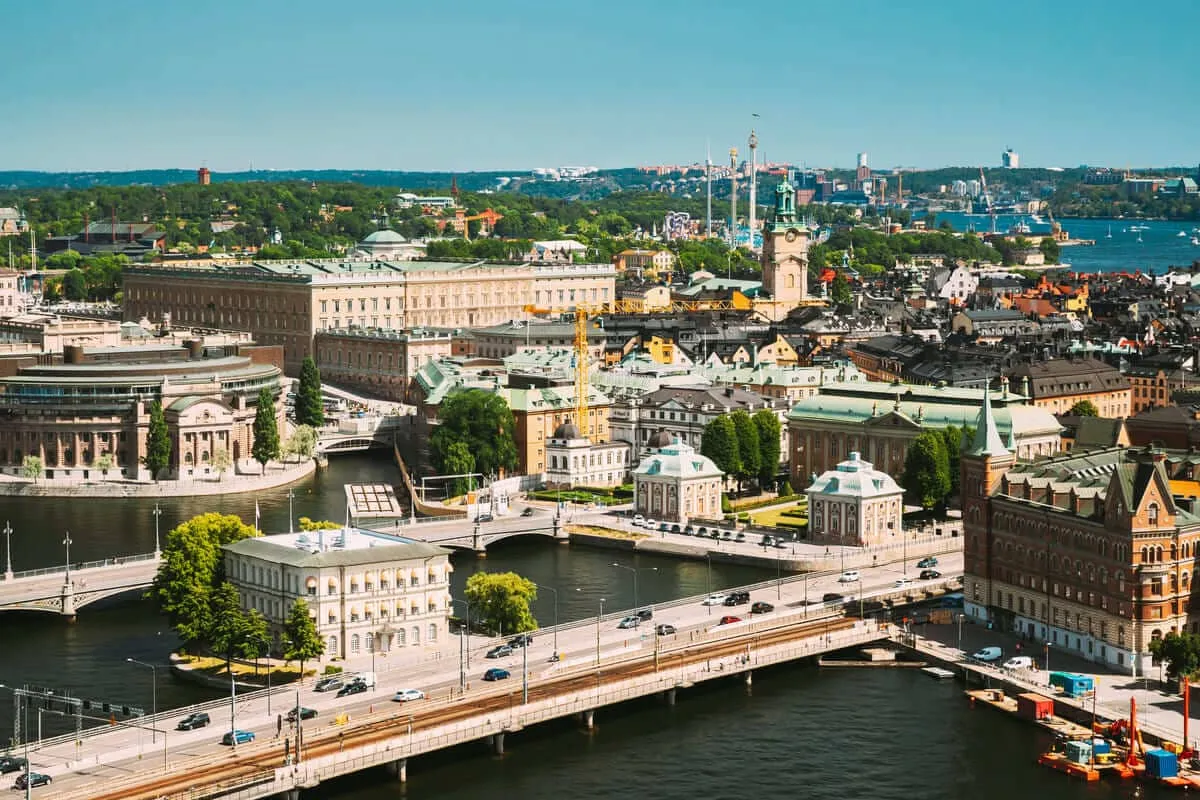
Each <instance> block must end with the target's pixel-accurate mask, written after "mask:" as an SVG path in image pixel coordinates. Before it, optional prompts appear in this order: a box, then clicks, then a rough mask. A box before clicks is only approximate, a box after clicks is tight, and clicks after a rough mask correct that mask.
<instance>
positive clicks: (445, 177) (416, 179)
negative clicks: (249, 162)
mask: <svg viewBox="0 0 1200 800" xmlns="http://www.w3.org/2000/svg"><path fill="white" fill-rule="evenodd" d="M527 174H528V171H527V170H514V171H511V172H456V173H450V172H393V171H385V170H349V169H298V170H261V169H260V170H253V171H249V170H247V171H244V172H213V173H212V182H213V183H247V182H250V181H269V182H272V183H277V182H283V181H317V182H319V183H361V184H363V185H365V186H403V187H405V188H408V189H445V188H446V187H448V186H449V185H450V179H451V177H453V178H454V179H455V180H456V181H457V182H458V186H459V188H461V189H463V190H464V191H477V190H479V189H492V188H494V187H495V186H496V180H497V179H498V178H501V177H504V176H506V175H527ZM195 182H196V170H194V169H137V170H130V171H127V172H33V171H27V170H0V188H3V189H39V188H55V189H87V188H90V187H93V186H168V185H170V184H175V183H195Z"/></svg>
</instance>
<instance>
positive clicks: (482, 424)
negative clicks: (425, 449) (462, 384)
mask: <svg viewBox="0 0 1200 800" xmlns="http://www.w3.org/2000/svg"><path fill="white" fill-rule="evenodd" d="M438 421H439V424H438V427H437V430H435V431H434V432H433V435H432V436H431V437H430V439H429V450H430V456H431V458H432V459H433V464H434V466H435V467H436V468H437V469H438V471H439V472H441V473H442V474H454V473H453V471H451V470H449V469H447V461H446V459H447V457H448V456H449V454H450V447H451V445H453V444H454V443H455V442H462V443H463V444H465V445H466V446H467V449H468V450H469V451H470V452H471V454H472V455H473V456H474V458H475V471H477V472H482V473H483V474H485V475H491V474H499V473H500V472H502V471H504V470H513V469H516V466H517V445H516V443H515V442H514V439H513V435H514V431H515V430H516V423H515V422H514V421H513V415H512V411H511V410H510V409H509V407H508V403H506V402H505V401H504V398H503V397H501V396H500V395H497V394H492V393H491V392H487V391H484V390H483V389H467V390H465V391H461V392H455V393H454V394H451V395H450V396H449V397H447V398H446V399H445V400H444V401H443V402H442V407H441V410H440V411H439V413H438Z"/></svg>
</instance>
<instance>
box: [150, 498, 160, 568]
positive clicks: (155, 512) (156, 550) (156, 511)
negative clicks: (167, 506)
mask: <svg viewBox="0 0 1200 800" xmlns="http://www.w3.org/2000/svg"><path fill="white" fill-rule="evenodd" d="M150 513H151V514H153V515H154V557H155V558H158V556H159V554H160V551H159V547H158V518H159V517H161V516H162V509H161V508H159V507H158V503H155V504H154V510H153V511H151V512H150Z"/></svg>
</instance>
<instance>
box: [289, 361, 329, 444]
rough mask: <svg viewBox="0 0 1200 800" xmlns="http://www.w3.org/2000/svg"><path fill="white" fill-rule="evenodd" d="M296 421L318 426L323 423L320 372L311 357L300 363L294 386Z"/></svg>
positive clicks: (301, 423) (323, 411) (323, 412)
mask: <svg viewBox="0 0 1200 800" xmlns="http://www.w3.org/2000/svg"><path fill="white" fill-rule="evenodd" d="M296 422H297V423H298V424H300V425H308V426H310V427H313V428H319V427H321V426H322V425H324V424H325V404H324V402H323V400H322V399H321V373H320V371H319V370H318V369H317V362H316V361H313V359H312V357H311V356H309V357H308V358H305V359H304V361H303V362H302V363H301V364H300V382H299V385H298V386H297V388H296Z"/></svg>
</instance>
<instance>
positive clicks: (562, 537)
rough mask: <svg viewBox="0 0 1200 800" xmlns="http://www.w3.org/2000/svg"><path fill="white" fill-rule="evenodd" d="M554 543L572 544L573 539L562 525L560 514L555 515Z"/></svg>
mask: <svg viewBox="0 0 1200 800" xmlns="http://www.w3.org/2000/svg"><path fill="white" fill-rule="evenodd" d="M554 541H556V542H558V543H559V544H570V543H571V537H570V536H568V535H567V530H566V528H564V527H563V525H562V517H561V516H560V515H559V514H558V512H555V514H554Z"/></svg>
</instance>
